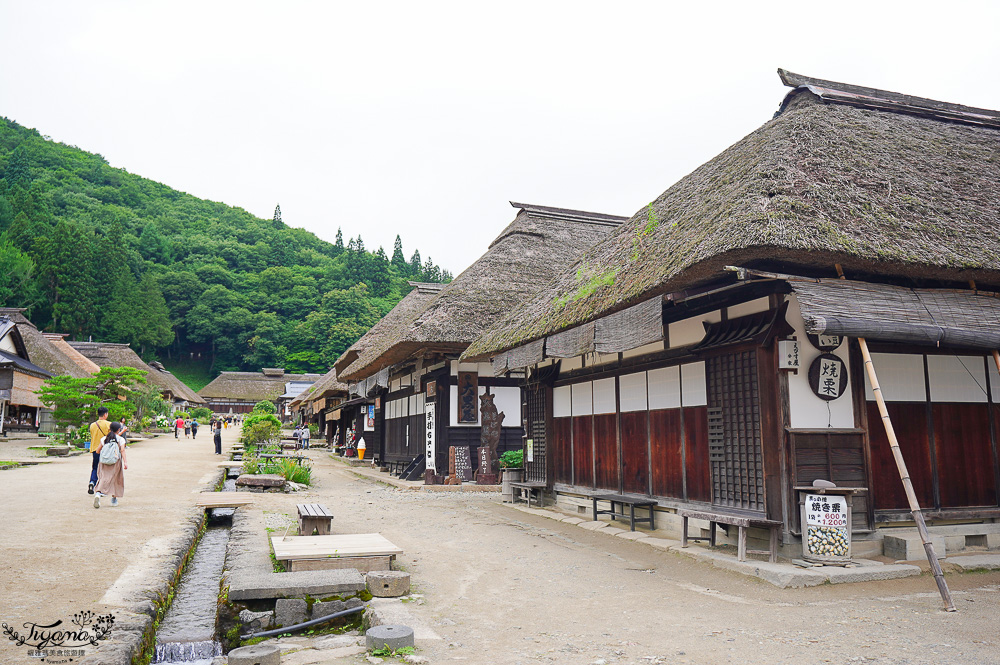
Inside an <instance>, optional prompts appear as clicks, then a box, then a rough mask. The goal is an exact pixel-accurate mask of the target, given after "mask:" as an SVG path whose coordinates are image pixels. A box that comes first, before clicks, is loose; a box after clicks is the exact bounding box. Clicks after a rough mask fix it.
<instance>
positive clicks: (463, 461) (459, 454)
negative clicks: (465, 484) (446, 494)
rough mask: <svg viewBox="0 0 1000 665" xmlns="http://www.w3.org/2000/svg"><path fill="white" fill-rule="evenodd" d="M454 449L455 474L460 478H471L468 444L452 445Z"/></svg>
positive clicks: (470, 458) (470, 456)
mask: <svg viewBox="0 0 1000 665" xmlns="http://www.w3.org/2000/svg"><path fill="white" fill-rule="evenodd" d="M451 449H452V450H454V451H455V475H456V476H458V477H459V478H461V479H462V480H472V453H471V451H470V450H469V447H468V446H452V447H451Z"/></svg>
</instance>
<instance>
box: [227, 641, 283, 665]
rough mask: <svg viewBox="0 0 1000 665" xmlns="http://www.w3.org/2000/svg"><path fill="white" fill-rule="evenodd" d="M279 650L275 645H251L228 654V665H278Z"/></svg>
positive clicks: (279, 660)
mask: <svg viewBox="0 0 1000 665" xmlns="http://www.w3.org/2000/svg"><path fill="white" fill-rule="evenodd" d="M280 663H281V649H279V648H278V645H277V644H251V645H250V646H248V647H240V648H239V649H233V650H232V651H230V652H229V665H279V664H280Z"/></svg>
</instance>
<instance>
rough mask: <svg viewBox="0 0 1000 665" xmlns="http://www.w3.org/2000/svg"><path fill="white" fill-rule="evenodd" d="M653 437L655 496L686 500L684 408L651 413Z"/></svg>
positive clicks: (651, 443) (652, 453)
mask: <svg viewBox="0 0 1000 665" xmlns="http://www.w3.org/2000/svg"><path fill="white" fill-rule="evenodd" d="M689 410H690V409H689ZM649 435H650V438H649V444H650V445H649V447H650V453H651V457H650V459H651V460H652V464H651V467H652V485H653V495H654V496H663V497H670V498H672V499H683V498H684V457H683V454H682V450H683V449H684V427H683V419H682V418H681V409H655V410H653V411H650V412H649ZM706 462H707V460H706Z"/></svg>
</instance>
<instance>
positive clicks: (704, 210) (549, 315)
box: [464, 72, 1000, 359]
mask: <svg viewBox="0 0 1000 665" xmlns="http://www.w3.org/2000/svg"><path fill="white" fill-rule="evenodd" d="M783 77H785V79H786V82H788V83H789V84H790V85H794V86H798V87H796V89H795V90H794V91H792V92H790V93H789V94H788V96H787V97H786V99H785V101H784V102H783V104H782V107H781V110H780V112H779V113H778V114H777V115H776V116H775V117H774V118H773V119H772V120H770V121H768V122H767V123H765V124H764V125H763V126H762V127H760V128H759V129H758V130H756V131H755V132H753V133H751V134H750V135H749V136H747V137H745V138H744V139H742V140H740V141H739V142H738V143H736V144H735V145H733V146H732V147H730V148H728V149H727V150H725V151H724V152H722V154H720V155H718V156H717V157H715V158H714V159H712V160H711V161H709V162H707V163H706V164H704V165H702V166H701V167H699V168H698V169H696V170H695V171H694V172H693V173H691V174H690V175H688V176H686V177H684V178H683V179H681V180H680V181H679V182H677V183H676V184H675V185H673V186H672V187H670V189H668V190H667V191H665V192H664V193H663V194H661V195H660V196H659V197H657V198H656V200H655V201H653V202H652V203H650V204H649V205H647V206H645V207H643V208H642V209H641V210H639V211H638V212H637V213H636V214H635V215H633V217H632V218H631V219H630V220H629V221H628V222H627V223H626V224H624V225H623V226H621V227H620V228H618V229H617V230H616V231H615V232H614V233H612V234H611V235H609V236H608V237H607V238H605V239H604V240H603V241H601V242H600V243H598V244H597V245H595V246H593V247H592V248H590V249H589V250H588V251H587V252H586V253H585V254H584V255H583V256H582V257H581V258H580V260H579V261H577V263H576V264H575V265H573V266H572V267H571V268H570V269H569V270H567V271H565V272H564V273H562V274H561V275H560V276H559V277H558V278H557V279H556V280H555V282H554V284H553V285H552V286H551V287H549V288H546V289H544V290H542V291H541V292H539V293H538V294H537V295H535V296H534V297H533V298H531V299H530V300H529V301H527V302H526V303H524V304H523V305H521V306H520V307H518V308H516V309H515V310H514V311H512V312H511V313H509V315H508V316H507V317H506V318H505V320H504V321H502V322H501V323H499V324H498V325H496V326H494V327H492V328H491V329H490V330H489V331H487V332H486V333H485V334H483V335H482V336H481V337H480V338H478V339H477V340H476V341H475V342H474V343H473V344H472V345H471V346H470V347H469V349H468V350H467V351H466V353H465V356H464V357H465V358H468V359H481V358H486V357H489V356H490V355H492V354H495V353H497V352H499V351H503V350H506V349H510V348H513V347H515V346H519V345H521V344H525V343H527V342H529V341H533V340H536V339H539V338H541V337H544V336H546V335H549V334H552V333H555V332H558V331H560V330H564V329H567V328H571V327H574V326H577V325H580V324H583V323H586V322H588V321H592V320H594V319H597V318H599V317H602V316H605V315H607V314H610V313H612V312H615V311H618V310H620V309H624V308H625V307H628V306H630V305H633V304H635V303H638V302H640V301H642V300H645V299H647V298H649V297H652V296H655V295H658V294H662V293H668V292H672V291H679V290H682V289H686V288H689V287H691V286H695V285H698V284H700V283H704V282H708V281H711V280H714V279H717V278H719V277H720V276H721V275H722V272H721V271H722V270H723V268H724V266H726V265H754V264H762V265H763V264H772V265H773V264H778V263H780V264H782V265H785V266H790V267H789V270H791V268H794V267H797V266H801V267H803V268H804V269H806V270H810V269H811V270H815V269H816V268H822V269H829V270H832V269H833V266H834V264H836V263H840V264H842V265H843V267H844V269H845V270H846V271H848V272H849V273H853V274H855V275H859V274H860V275H874V276H878V275H883V276H892V277H899V276H906V277H914V278H929V279H942V280H968V279H977V280H981V281H983V282H986V283H992V284H997V283H1000V233H998V231H997V229H998V223H1000V187H998V186H997V183H1000V131H998V130H997V129H995V128H992V127H988V126H982V124H979V123H981V120H982V117H987V118H989V117H993V118H1000V114H998V113H997V112H995V111H986V112H985V113H982V111H983V110H982V109H971V108H970V107H959V106H957V105H948V104H944V103H941V102H932V101H930V100H920V99H918V98H913V97H906V96H902V95H897V94H895V93H889V92H885V91H875V90H872V89H867V88H857V87H854V86H846V85H843V84H837V83H832V82H829V81H818V80H816V79H804V77H798V78H795V75H789V74H788V73H784V72H783ZM810 82H811V83H810ZM819 84H822V85H819ZM977 112H979V113H978V115H979V116H981V117H980V119H979V120H976V119H975V118H973V117H972V116H975V115H977ZM948 113H950V114H951V117H949V119H948V120H944V119H943V118H944V117H947V115H946V114H948ZM963 114H964V115H963ZM966 116H968V117H966Z"/></svg>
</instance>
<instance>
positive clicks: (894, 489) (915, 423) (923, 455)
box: [868, 402, 934, 510]
mask: <svg viewBox="0 0 1000 665" xmlns="http://www.w3.org/2000/svg"><path fill="white" fill-rule="evenodd" d="M886 410H887V411H888V412H889V418H890V419H891V420H892V426H893V429H895V431H896V438H897V439H898V440H899V449H900V451H901V452H902V453H903V459H904V460H906V468H907V470H908V471H909V473H910V478H911V480H912V481H913V490H914V492H915V493H916V495H917V500H918V501H919V502H920V505H921V507H933V506H934V489H933V485H932V481H931V458H930V451H929V449H928V443H927V435H928V432H927V408H926V405H925V404H924V403H923V402H889V403H887V404H886ZM868 422H869V423H872V426H871V428H870V429H869V431H868V436H869V440H870V441H871V459H872V488H871V495H872V501H874V502H875V510H900V509H908V508H909V505H908V504H907V501H906V493H905V492H904V491H903V484H902V482H900V480H899V472H898V471H897V470H896V462H895V459H894V458H893V456H892V450H891V449H890V448H889V440H888V438H887V437H886V435H885V428H884V427H882V424H881V423H882V415H881V414H880V413H879V411H878V405H877V404H876V403H875V402H868Z"/></svg>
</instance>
